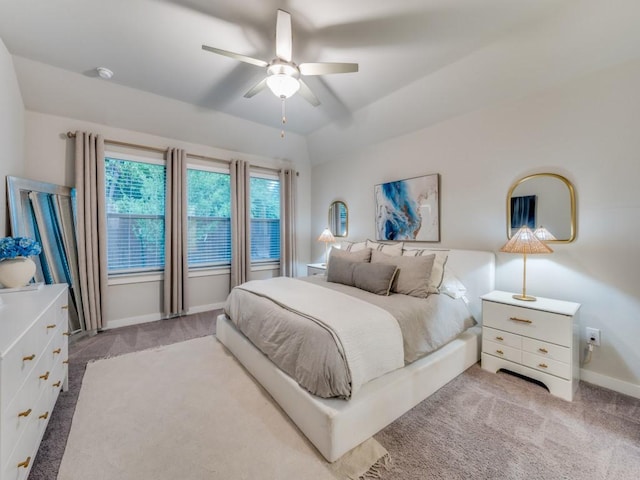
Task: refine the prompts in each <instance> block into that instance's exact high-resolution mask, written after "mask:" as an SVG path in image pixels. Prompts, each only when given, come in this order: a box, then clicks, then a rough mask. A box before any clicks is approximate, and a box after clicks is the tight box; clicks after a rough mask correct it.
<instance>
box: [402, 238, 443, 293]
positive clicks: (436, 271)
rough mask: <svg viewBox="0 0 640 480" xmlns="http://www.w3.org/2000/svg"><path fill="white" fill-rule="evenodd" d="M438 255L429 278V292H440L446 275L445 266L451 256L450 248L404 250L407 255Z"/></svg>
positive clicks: (403, 252) (403, 253)
mask: <svg viewBox="0 0 640 480" xmlns="http://www.w3.org/2000/svg"><path fill="white" fill-rule="evenodd" d="M434 253H435V255H436V259H435V261H434V262H433V268H432V269H431V277H430V279H429V293H440V285H441V284H442V278H443V276H444V266H445V264H446V263H447V258H449V250H431V249H428V248H406V249H403V250H402V255H404V256H405V257H421V256H424V255H431V254H434Z"/></svg>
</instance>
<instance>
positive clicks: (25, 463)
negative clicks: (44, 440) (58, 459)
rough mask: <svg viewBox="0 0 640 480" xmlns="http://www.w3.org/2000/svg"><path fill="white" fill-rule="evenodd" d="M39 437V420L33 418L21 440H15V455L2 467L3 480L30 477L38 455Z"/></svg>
mask: <svg viewBox="0 0 640 480" xmlns="http://www.w3.org/2000/svg"><path fill="white" fill-rule="evenodd" d="M38 435H39V429H38V422H37V419H36V418H32V419H30V420H29V422H28V424H27V426H26V428H25V430H24V432H22V435H21V436H20V438H19V439H15V441H16V443H14V445H15V448H14V449H13V453H11V455H9V457H8V460H7V461H6V463H5V464H4V465H3V466H2V479H3V480H5V479H7V480H25V479H26V478H27V477H28V475H29V471H30V470H31V466H32V465H33V461H34V460H35V456H36V453H37V447H38Z"/></svg>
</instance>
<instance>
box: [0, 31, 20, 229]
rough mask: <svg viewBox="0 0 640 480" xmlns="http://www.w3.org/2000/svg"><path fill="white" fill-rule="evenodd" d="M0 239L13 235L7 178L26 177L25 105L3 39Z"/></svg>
mask: <svg viewBox="0 0 640 480" xmlns="http://www.w3.org/2000/svg"><path fill="white" fill-rule="evenodd" d="M0 146H1V148H0V198H1V199H2V201H0V237H4V236H7V235H9V221H8V217H7V215H8V208H7V205H6V201H5V200H4V199H6V198H7V182H6V175H16V176H20V175H22V173H23V156H24V104H23V103H22V94H21V93H20V87H19V85H18V80H17V79H16V73H15V70H14V68H13V60H12V58H11V55H10V54H9V52H8V51H7V49H6V47H5V46H4V43H3V42H2V39H0Z"/></svg>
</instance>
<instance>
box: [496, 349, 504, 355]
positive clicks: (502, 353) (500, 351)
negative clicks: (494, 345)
mask: <svg viewBox="0 0 640 480" xmlns="http://www.w3.org/2000/svg"><path fill="white" fill-rule="evenodd" d="M496 353H499V354H500V355H504V352H503V351H502V350H496Z"/></svg>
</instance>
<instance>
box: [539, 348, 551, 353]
mask: <svg viewBox="0 0 640 480" xmlns="http://www.w3.org/2000/svg"><path fill="white" fill-rule="evenodd" d="M538 351H539V352H542V353H549V350H547V349H546V348H542V347H540V348H539V349H538Z"/></svg>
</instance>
